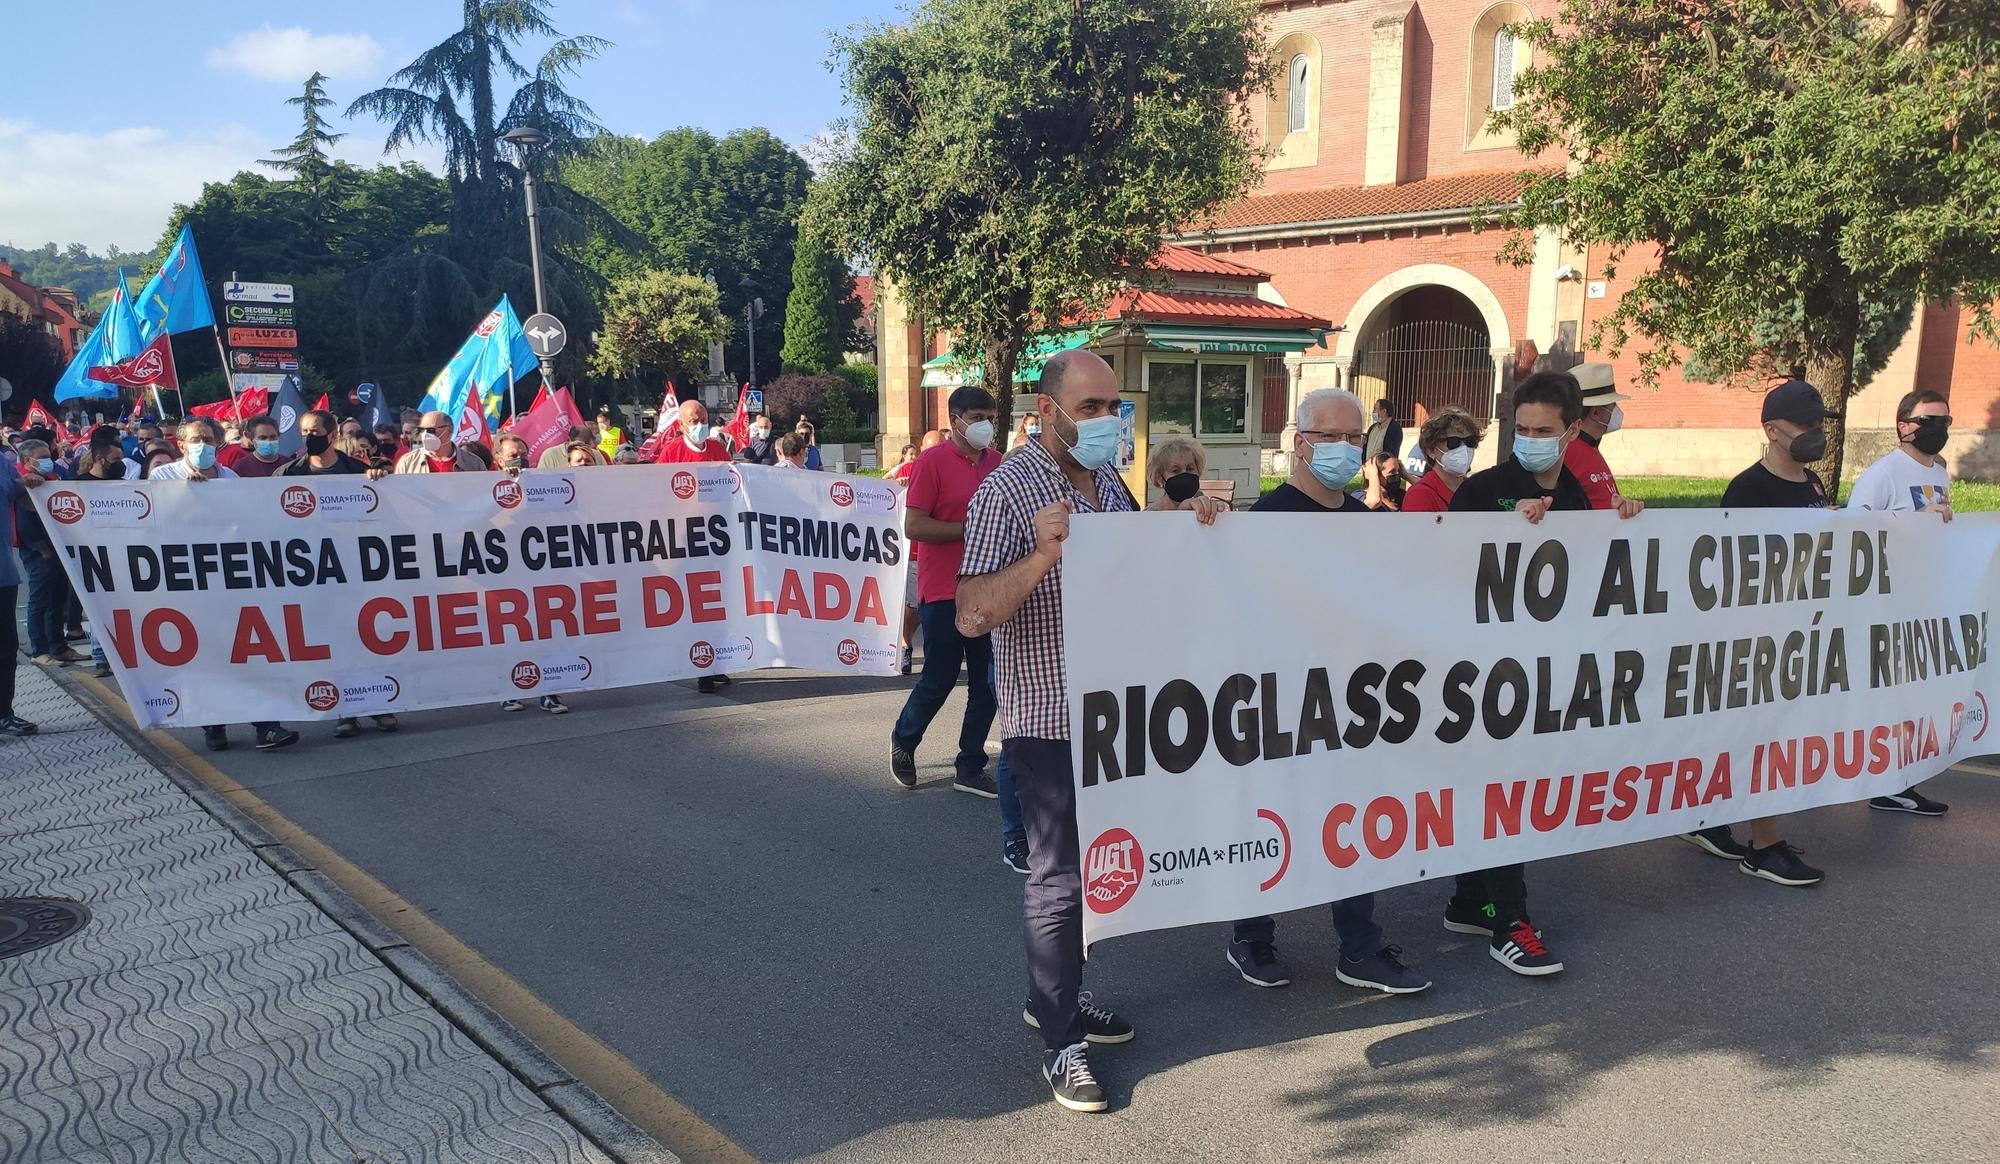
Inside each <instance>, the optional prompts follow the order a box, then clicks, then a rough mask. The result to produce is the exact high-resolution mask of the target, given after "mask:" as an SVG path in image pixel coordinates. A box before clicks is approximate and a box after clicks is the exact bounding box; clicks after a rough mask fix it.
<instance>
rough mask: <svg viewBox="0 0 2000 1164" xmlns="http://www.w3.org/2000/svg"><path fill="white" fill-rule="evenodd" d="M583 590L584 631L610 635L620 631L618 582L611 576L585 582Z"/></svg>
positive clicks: (589, 633) (592, 633) (590, 633)
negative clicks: (610, 577)
mask: <svg viewBox="0 0 2000 1164" xmlns="http://www.w3.org/2000/svg"><path fill="white" fill-rule="evenodd" d="M582 590H583V633H584V634H587V635H608V634H616V633H617V632H618V583H616V582H614V581H612V580H611V579H609V578H598V579H595V580H593V581H590V582H585V583H584V584H583V587H582Z"/></svg>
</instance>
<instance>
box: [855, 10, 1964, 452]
mask: <svg viewBox="0 0 2000 1164" xmlns="http://www.w3.org/2000/svg"><path fill="white" fill-rule="evenodd" d="M1555 8H1556V5H1555V4H1554V3H1553V0H1530V2H1529V3H1525V4H1524V3H1516V2H1513V0H1502V2H1500V3H1494V2H1492V0H1421V2H1418V0H1391V2H1372V3H1369V2H1361V0H1264V9H1265V18H1264V19H1265V29H1266V36H1267V38H1268V41H1269V43H1270V45H1271V50H1272V52H1273V54H1274V55H1275V56H1276V58H1277V61H1278V64H1279V67H1280V72H1281V75H1280V80H1279V82H1278V84H1277V85H1276V87H1275V89H1274V91H1273V92H1272V93H1270V94H1269V95H1268V96H1267V97H1264V98H1261V99H1260V100H1259V102H1258V107H1257V108H1256V109H1254V110H1253V111H1252V114H1253V118H1252V119H1253V122H1254V123H1255V131H1256V132H1257V133H1258V134H1259V136H1260V141H1259V144H1260V145H1262V146H1263V147H1264V148H1265V149H1266V151H1267V162H1266V166H1265V174H1264V177H1263V180H1262V182H1261V183H1260V185H1259V186H1258V188H1257V189H1256V190H1255V191H1253V192H1252V193H1251V194H1250V195H1249V196H1248V197H1246V198H1244V199H1242V200H1241V201H1239V202H1237V203H1235V204H1233V205H1230V206H1228V207H1225V208H1223V209H1222V210H1221V211H1220V212H1219V213H1218V214H1217V215H1216V216H1215V218H1214V219H1213V220H1212V221H1211V222H1209V223H1205V224H1203V225H1202V228H1201V229H1199V230H1191V231H1189V232H1188V233H1187V234H1185V235H1183V236H1182V237H1181V238H1180V239H1179V240H1178V241H1179V242H1180V243H1181V244H1183V245H1185V246H1186V247H1189V248H1193V249H1196V250H1199V251H1201V252H1203V253H1205V254H1207V255H1209V256H1211V257H1213V258H1217V259H1224V260H1227V261H1229V262H1231V263H1234V264H1237V265H1239V266H1240V267H1242V268H1243V269H1245V270H1248V271H1251V272H1254V273H1262V274H1265V275H1267V276H1268V282H1267V283H1265V284H1262V285H1261V287H1260V288H1259V290H1258V292H1257V294H1258V295H1259V296H1261V297H1262V298H1264V299H1267V300H1269V301H1270V302H1272V303H1275V304H1281V305H1287V306H1288V308H1289V309H1291V310H1293V311H1295V312H1297V313H1298V314H1300V315H1302V316H1306V317H1318V318H1320V319H1323V320H1326V321H1330V327H1331V332H1330V334H1328V335H1326V336H1325V338H1324V342H1323V343H1322V344H1319V345H1316V346H1312V347H1305V348H1298V349H1289V350H1287V351H1286V352H1285V353H1283V354H1276V353H1273V354H1269V355H1265V356H1261V357H1260V358H1259V362H1258V363H1257V365H1256V366H1255V367H1254V368H1253V370H1252V372H1251V375H1250V377H1249V380H1250V383H1251V386H1252V387H1251V392H1252V399H1251V400H1250V402H1249V405H1248V407H1249V410H1250V412H1251V413H1252V414H1253V415H1254V416H1255V417H1256V419H1257V422H1258V423H1256V424H1253V425H1250V426H1246V431H1245V432H1242V433H1231V434H1215V435H1213V436H1210V435H1207V434H1204V436H1203V439H1204V440H1205V441H1206V442H1208V443H1210V446H1211V448H1210V453H1211V460H1214V459H1216V453H1217V452H1218V449H1220V450H1221V451H1222V452H1223V459H1224V460H1225V461H1234V460H1239V459H1240V454H1241V452H1242V448H1241V446H1255V447H1257V448H1258V449H1260V450H1261V451H1262V455H1263V457H1264V459H1265V461H1266V462H1267V463H1268V462H1269V461H1270V460H1271V457H1272V454H1273V453H1275V452H1276V451H1278V450H1280V449H1284V448H1289V446H1290V440H1289V432H1288V429H1289V421H1290V413H1291V410H1292V406H1293V405H1294V404H1295V403H1296V401H1297V399H1298V397H1299V396H1300V395H1301V394H1302V393H1304V392H1306V391H1310V390H1312V389H1314V388H1320V387H1341V388H1348V389H1351V390H1352V391H1354V392H1355V393H1356V394H1357V395H1359V396H1360V397H1361V398H1362V399H1363V401H1364V402H1372V401H1373V400H1374V399H1376V398H1378V397H1384V396H1386V397H1387V398H1388V399H1389V401H1390V403H1391V405H1392V408H1393V410H1394V411H1395V413H1396V415H1397V416H1398V417H1400V418H1401V419H1403V420H1404V422H1405V423H1406V425H1407V424H1408V423H1409V422H1410V421H1412V420H1414V419H1415V418H1416V417H1417V416H1418V415H1419V414H1420V413H1421V411H1423V410H1428V409H1434V408H1436V407H1438V406H1439V405H1441V404H1445V403H1455V404H1458V405H1460V406H1462V407H1465V408H1467V409H1469V410H1470V411H1472V412H1474V413H1475V414H1477V415H1482V416H1487V417H1494V416H1497V414H1498V405H1499V403H1500V401H1501V400H1502V399H1503V398H1504V394H1505V393H1506V392H1507V391H1508V390H1509V389H1510V388H1511V384H1512V380H1513V377H1514V366H1515V363H1516V361H1515V356H1516V354H1517V353H1518V352H1519V351H1520V350H1521V349H1522V346H1523V345H1524V344H1532V345H1533V350H1534V351H1535V352H1537V353H1540V354H1541V355H1542V357H1543V359H1544V366H1547V365H1548V364H1553V365H1554V366H1559V367H1560V366H1567V365H1568V364H1570V363H1574V362H1576V361H1578V360H1581V359H1590V358H1603V357H1602V356H1600V355H1597V354H1595V353H1592V352H1590V351H1588V350H1583V349H1582V344H1583V341H1584V340H1585V339H1587V337H1588V335H1589V330H1590V324H1591V321H1592V320H1593V319H1594V318H1597V317H1600V316H1601V315H1602V314H1604V313H1605V312H1607V311H1609V310H1610V309H1611V308H1612V307H1614V306H1615V305H1616V303H1617V301H1618V296H1619V295H1620V294H1621V293H1622V291H1623V287H1622V286H1621V282H1620V281H1619V280H1607V279H1605V278H1604V276H1603V273H1602V271H1603V267H1604V261H1603V260H1604V256H1603V254H1602V253H1601V252H1591V251H1588V250H1585V249H1581V248H1575V247H1570V246H1566V245H1564V244H1563V243H1561V242H1560V241H1559V240H1558V239H1556V238H1555V237H1554V236H1553V235H1544V236H1542V237H1539V238H1537V239H1536V240H1534V241H1535V245H1534V246H1533V248H1532V261H1531V262H1530V263H1527V264H1525V265H1512V264H1506V263H1502V262H1501V261H1500V260H1499V254H1500V251H1501V249H1502V248H1503V247H1504V246H1505V245H1506V244H1507V242H1508V241H1509V238H1510V236H1509V233H1508V232H1506V231H1501V230H1482V229H1480V228H1479V227H1478V226H1477V221H1478V219H1479V218H1480V217H1481V209H1482V208H1490V207H1491V206H1494V205H1504V204H1506V203H1509V202H1511V201H1512V200H1513V199H1514V198H1515V197H1516V196H1517V194H1518V192H1519V190H1520V184H1521V180H1522V174H1523V172H1524V171H1527V170H1530V169H1533V168H1535V167H1537V166H1550V165H1559V164H1560V163H1561V158H1560V156H1557V155H1551V156H1549V157H1544V158H1528V157H1524V156H1523V155H1522V154H1521V153H1520V152H1519V151H1518V150H1517V149H1516V148H1515V147H1514V143H1513V141H1512V139H1511V136H1510V135H1508V134H1506V133H1504V132H1501V131H1497V130H1494V129H1491V128H1489V125H1488V122H1489V121H1490V118H1491V115H1492V113H1493V111H1494V110H1495V109H1497V108H1504V107H1506V106H1509V105H1511V103H1512V102H1513V100H1514V78H1515V77H1516V76H1518V75H1519V73H1520V72H1521V71H1522V70H1524V69H1526V68H1528V67H1529V65H1530V64H1531V63H1532V61H1531V50H1530V46H1529V45H1528V44H1526V43H1525V42H1521V41H1517V40H1516V39H1515V38H1514V36H1513V35H1512V33H1511V32H1510V31H1509V30H1508V28H1509V25H1511V24H1513V23H1514V22H1517V21H1522V20H1526V19H1529V18H1530V17H1533V16H1540V15H1552V14H1553V13H1554V11H1555ZM1640 261H1643V256H1641V255H1637V254H1633V255H1628V256H1627V258H1626V260H1625V263H1624V266H1625V267H1626V268H1627V269H1629V268H1630V267H1632V266H1635V265H1637V263H1638V262H1640ZM881 299H882V304H883V305H882V316H881V323H882V324H883V327H882V330H881V335H882V339H883V342H882V343H881V344H880V349H881V351H880V354H881V359H882V386H883V393H882V400H883V406H884V409H883V426H882V427H883V428H884V429H885V430H890V429H895V428H898V427H899V426H900V425H908V426H909V430H910V431H919V426H920V425H922V423H923V421H924V419H925V418H926V417H927V416H929V415H930V414H929V413H928V412H926V411H925V409H924V408H923V405H924V403H925V401H924V400H923V398H922V394H921V392H919V391H917V390H916V385H917V384H918V382H919V378H920V376H921V374H922V372H921V367H922V365H923V364H924V363H925V362H926V361H928V360H930V359H932V358H933V357H936V356H937V355H938V354H939V353H940V352H941V351H943V350H944V349H943V346H942V344H941V342H940V341H939V340H938V338H937V337H934V336H932V335H931V334H930V333H929V332H927V331H925V330H924V329H922V328H921V327H920V326H919V325H920V324H921V321H920V320H914V319H911V318H909V316H908V313H907V311H905V310H904V309H903V307H902V305H901V304H900V303H899V302H898V301H897V299H896V297H895V296H894V295H893V294H892V293H889V292H887V291H885V293H884V294H883V295H882V296H881ZM1969 317H1970V312H1966V311H1961V310H1960V309H1959V308H1958V307H1956V306H1954V305H1951V304H1925V305H1922V306H1921V307H1920V308H1919V309H1918V312H1917V316H1916V319H1915V320H1914V322H1913V323H1912V326H1911V329H1910V332H1909V335H1908V337H1907V338H1906V339H1905V341H1904V342H1903V344H1902V345H1901V347H1900V349H1899V350H1898V351H1897V352H1896V354H1895V356H1894V357H1893V358H1892V359H1891V361H1890V363H1889V365H1888V366H1887V368H1885V369H1884V370H1883V371H1882V372H1881V373H1880V374H1878V375H1877V377H1876V378H1875V381H1874V382H1873V384H1871V385H1870V387H1869V388H1868V389H1867V390H1866V391H1864V392H1863V393H1862V394H1860V395H1859V396H1858V397H1856V398H1855V399H1854V400H1853V401H1852V402H1851V403H1850V404H1849V410H1848V412H1849V457H1848V464H1849V466H1850V468H1851V470H1853V471H1858V470H1859V469H1860V468H1861V467H1862V466H1865V465H1866V464H1867V463H1868V461H1869V460H1872V459H1873V458H1874V457H1875V456H1876V455H1879V453H1880V452H1881V451H1882V450H1883V449H1884V448H1885V447H1886V446H1887V444H1888V443H1890V442H1892V441H1893V439H1894V437H1893V427H1892V422H1893V418H1894V408H1895V403H1896V400H1897V398H1898V397H1900V396H1901V395H1902V394H1903V393H1905V392H1907V391H1908V390H1910V389H1911V388H1912V387H1928V388H1933V389H1935V390H1937V391H1940V392H1944V393H1947V394H1948V395H1950V396H1951V397H1952V400H1953V412H1954V414H1955V415H1956V416H1957V418H1958V421H1957V425H1956V428H1955V436H1954V437H1953V440H1952V443H1951V445H1950V446H1949V447H1948V448H1947V449H1946V456H1947V457H1948V458H1950V459H1951V461H1952V464H1953V466H1954V469H1955V471H1956V472H1957V473H1958V474H1959V475H1960V476H1962V477H1966V478H1972V479H1983V480H1994V479H2000V352H1996V351H1995V349H1994V348H1993V347H1992V346H1990V345H1987V344H1983V343H1968V342H1967V341H1968V338H1969V336H1968V329H1969ZM1612 362H1613V364H1614V366H1615V367H1616V368H1617V369H1618V374H1619V378H1620V382H1621V384H1634V383H1636V379H1637V376H1636V371H1637V358H1636V355H1634V354H1633V353H1631V352H1627V353H1626V354H1624V355H1622V356H1620V357H1619V358H1617V359H1615V360H1613V361H1612ZM1121 374H1122V375H1125V376H1126V377H1127V388H1128V391H1130V392H1131V393H1133V394H1134V396H1135V398H1136V401H1137V408H1138V411H1139V413H1140V418H1141V424H1142V425H1144V426H1146V427H1149V428H1152V429H1155V430H1156V431H1170V430H1167V429H1161V428H1160V425H1161V423H1162V419H1163V417H1164V414H1163V413H1161V412H1160V411H1159V410H1156V409H1149V408H1148V406H1147V404H1146V396H1147V393H1148V389H1149V384H1148V377H1147V376H1146V375H1144V374H1143V372H1140V371H1138V370H1128V371H1122V372H1121ZM1628 391H1630V392H1631V393H1632V395H1633V397H1634V399H1632V400H1631V401H1630V402H1628V403H1627V404H1626V405H1625V412H1626V422H1625V428H1624V430H1623V431H1621V432H1620V433H1619V434H1618V435H1617V436H1616V437H1614V438H1612V440H1611V441H1608V442H1607V443H1606V448H1605V452H1606V456H1607V457H1608V458H1609V459H1610V461H1611V463H1612V465H1613V467H1614V468H1615V469H1617V470H1618V471H1619V472H1621V473H1626V474H1648V473H1663V474H1689V475H1700V476H1720V475H1727V474H1733V473H1734V472H1736V471H1737V470H1738V469H1740V468H1741V467H1742V466H1743V465H1745V464H1748V463H1749V462H1750V461H1751V460H1753V459H1754V458H1755V457H1756V455H1757V451H1758V449H1759V448H1760V446H1761V444H1762V439H1763V438H1762V435H1761V432H1760V431H1759V426H1758V404H1759V401H1760V399H1761V392H1759V391H1756V390H1750V389H1744V388H1729V387H1724V386H1719V385H1712V384H1701V383H1690V382H1683V381H1682V380H1681V378H1680V377H1679V376H1678V375H1677V374H1673V373H1669V374H1667V375H1665V376H1663V377H1662V380H1661V384H1660V386H1659V388H1658V390H1656V391H1646V390H1642V389H1636V388H1628ZM940 415H941V414H940ZM1149 418H1150V419H1149ZM926 427H928V426H926ZM885 436H890V437H891V439H895V440H900V439H901V437H900V436H891V434H889V433H888V432H886V431H885ZM1144 437H1145V433H1144V432H1142V433H1141V434H1140V440H1141V442H1142V443H1143V440H1144ZM1500 444H1501V442H1498V441H1489V442H1486V443H1485V444H1484V445H1482V447H1481V453H1482V463H1484V461H1487V460H1490V458H1491V457H1492V456H1493V455H1494V454H1495V452H1496V451H1497V449H1498V446H1499V445H1500ZM892 447H893V446H892Z"/></svg>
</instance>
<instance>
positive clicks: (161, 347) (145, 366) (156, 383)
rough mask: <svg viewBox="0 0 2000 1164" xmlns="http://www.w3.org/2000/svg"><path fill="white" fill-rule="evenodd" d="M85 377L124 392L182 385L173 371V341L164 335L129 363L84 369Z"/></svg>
mask: <svg viewBox="0 0 2000 1164" xmlns="http://www.w3.org/2000/svg"><path fill="white" fill-rule="evenodd" d="M84 375H85V376H87V377H89V378H90V379H92V380H102V381H104V382H106V383H110V384H121V385H123V386H125V387H127V388H178V387H180V383H181V382H180V376H179V374H178V373H177V372H175V370H174V343H173V337H172V336H170V335H168V334H167V333H165V332H161V333H160V334H159V335H157V336H155V337H154V338H153V342H152V343H149V344H147V345H146V347H145V350H144V351H141V352H140V353H139V354H138V355H136V356H133V357H132V358H131V359H129V360H120V361H119V362H118V363H115V364H106V365H105V366H103V367H101V368H90V369H87V370H85V372H84Z"/></svg>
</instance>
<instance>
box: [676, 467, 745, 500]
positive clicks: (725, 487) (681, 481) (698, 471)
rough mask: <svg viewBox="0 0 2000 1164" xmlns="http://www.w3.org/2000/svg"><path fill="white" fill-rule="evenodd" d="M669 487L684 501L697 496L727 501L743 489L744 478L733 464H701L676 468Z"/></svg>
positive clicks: (704, 498)
mask: <svg viewBox="0 0 2000 1164" xmlns="http://www.w3.org/2000/svg"><path fill="white" fill-rule="evenodd" d="M667 487H668V488H670V489H672V490H673V491H674V496H675V497H678V498H680V499H681V500H682V501H687V500H690V499H693V498H696V497H699V498H700V499H701V500H702V501H726V500H728V499H729V498H731V497H734V496H736V495H737V494H738V493H741V492H742V491H743V478H742V477H740V476H738V475H737V472H736V467H735V466H733V465H701V466H697V467H695V468H692V469H678V470H675V472H674V475H673V476H672V477H671V478H669V479H668V481H667Z"/></svg>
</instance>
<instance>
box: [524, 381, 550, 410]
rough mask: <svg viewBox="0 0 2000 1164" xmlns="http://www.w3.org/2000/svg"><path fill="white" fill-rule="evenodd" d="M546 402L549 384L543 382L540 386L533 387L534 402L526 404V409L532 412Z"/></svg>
mask: <svg viewBox="0 0 2000 1164" xmlns="http://www.w3.org/2000/svg"><path fill="white" fill-rule="evenodd" d="M548 402H549V386H548V385H547V384H543V385H542V386H541V387H539V388H537V389H535V402H534V403H533V404H530V405H528V411H529V412H533V411H534V410H535V409H537V408H540V407H541V406H542V405H544V404H547V403H548Z"/></svg>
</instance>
